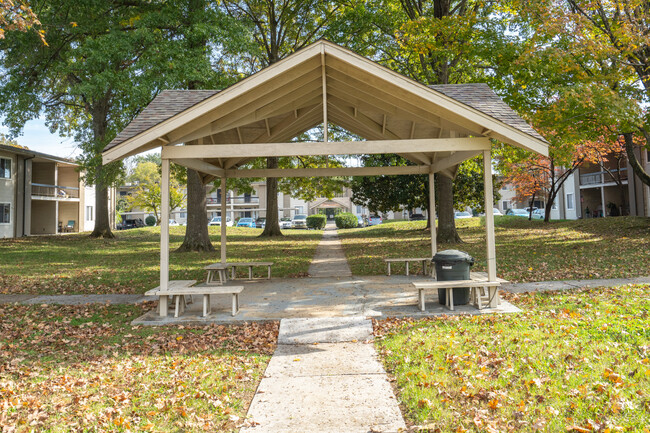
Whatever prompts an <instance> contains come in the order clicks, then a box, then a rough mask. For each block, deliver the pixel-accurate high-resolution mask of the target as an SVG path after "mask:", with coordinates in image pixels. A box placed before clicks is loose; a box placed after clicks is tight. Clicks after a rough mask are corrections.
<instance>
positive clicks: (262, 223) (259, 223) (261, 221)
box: [255, 217, 266, 229]
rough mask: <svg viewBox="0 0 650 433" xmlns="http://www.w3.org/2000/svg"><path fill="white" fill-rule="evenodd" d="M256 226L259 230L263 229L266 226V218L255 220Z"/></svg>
mask: <svg viewBox="0 0 650 433" xmlns="http://www.w3.org/2000/svg"><path fill="white" fill-rule="evenodd" d="M255 225H256V226H257V228H260V229H263V228H264V226H265V225H266V218H264V217H260V218H258V219H256V220H255Z"/></svg>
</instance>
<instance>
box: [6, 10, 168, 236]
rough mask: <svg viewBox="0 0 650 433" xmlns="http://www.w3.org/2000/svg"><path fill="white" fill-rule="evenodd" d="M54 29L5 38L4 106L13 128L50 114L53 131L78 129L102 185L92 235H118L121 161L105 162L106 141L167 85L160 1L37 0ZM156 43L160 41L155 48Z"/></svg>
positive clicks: (86, 165)
mask: <svg viewBox="0 0 650 433" xmlns="http://www.w3.org/2000/svg"><path fill="white" fill-rule="evenodd" d="M33 5H34V6H35V9H36V10H38V11H39V15H40V19H41V20H42V22H44V23H46V24H45V26H44V27H45V28H46V29H48V44H49V46H43V44H42V42H41V40H40V38H39V37H38V36H36V35H34V34H31V33H16V32H12V33H11V34H9V35H7V37H6V39H5V40H3V41H0V49H2V51H3V53H4V55H3V56H2V58H1V59H0V63H1V64H0V66H1V67H2V68H3V69H4V71H5V72H6V79H5V80H3V82H2V83H1V84H0V112H3V113H4V114H5V116H6V118H5V123H7V124H8V125H9V126H10V129H11V131H12V133H18V132H19V131H20V130H21V129H22V126H23V125H24V123H25V122H26V121H27V120H29V119H31V118H35V117H38V116H40V115H42V114H43V115H44V116H45V118H46V123H47V125H48V126H49V127H50V130H52V132H55V131H56V132H58V133H59V134H61V135H65V136H71V137H74V138H75V140H76V141H77V143H78V145H79V147H80V148H81V150H82V155H81V157H80V158H79V162H80V164H81V167H82V168H83V170H84V172H85V182H86V184H88V185H93V184H94V185H95V190H96V193H95V197H96V201H95V208H96V221H95V229H94V231H93V232H92V234H91V236H92V237H107V238H110V237H113V234H112V232H111V229H110V224H109V218H108V187H109V186H110V185H111V184H112V183H113V182H114V181H115V179H116V178H117V176H118V175H119V174H120V173H121V171H122V167H121V164H119V163H114V164H110V165H107V166H104V165H102V163H101V153H102V150H103V149H104V147H105V146H106V145H107V144H108V143H109V142H110V141H111V140H112V138H113V137H115V135H116V134H117V132H118V131H120V130H121V129H122V128H123V127H124V126H125V125H126V124H127V123H128V122H129V121H130V120H131V119H132V118H133V117H134V116H135V115H136V114H137V113H138V112H139V111H140V110H141V109H142V107H144V106H146V104H147V103H148V102H149V101H150V100H151V99H152V97H153V95H154V94H155V92H157V91H158V89H159V88H160V87H161V86H162V85H163V80H162V77H163V76H164V75H165V74H163V73H161V72H162V71H163V69H164V66H163V65H168V63H166V62H164V61H162V59H163V58H164V59H168V58H169V53H170V51H166V49H165V48H169V46H168V45H167V44H165V38H164V37H163V36H164V35H163V32H161V31H160V28H161V27H166V23H163V22H162V20H163V18H164V17H165V14H164V13H165V12H167V13H169V11H170V10H171V9H172V7H168V8H164V7H163V5H162V4H161V3H158V2H149V1H134V2H126V3H123V2H120V1H107V2H81V3H80V2H78V1H73V0H48V1H35V2H34V3H33ZM152 48H155V49H152Z"/></svg>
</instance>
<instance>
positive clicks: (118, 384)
mask: <svg viewBox="0 0 650 433" xmlns="http://www.w3.org/2000/svg"><path fill="white" fill-rule="evenodd" d="M150 308H151V306H150V305H149V306H142V307H134V306H102V305H100V306H97V305H96V306H74V307H70V306H47V307H45V306H18V305H0V431H2V432H3V433H4V432H13V431H16V432H31V431H51V432H69V431H78V432H81V431H84V432H87V431H154V432H169V431H183V432H198V431H201V432H202V431H220V432H221V431H225V432H227V431H234V430H236V427H237V426H239V425H241V423H242V421H243V419H244V416H245V414H246V411H247V409H248V405H249V403H250V401H251V399H252V396H253V394H254V393H255V389H256V388H257V385H258V383H259V381H260V380H261V376H262V374H263V372H264V369H265V368H266V364H267V363H268V360H269V358H270V355H271V354H272V352H273V350H274V348H275V344H276V338H277V329H278V325H277V322H269V323H266V324H259V323H253V324H243V325H238V326H217V325H213V326H209V327H197V328H190V327H182V326H180V327H161V328H141V327H131V326H129V325H128V323H129V322H130V321H131V320H132V319H133V318H135V317H137V316H139V315H140V314H142V312H143V311H144V310H146V309H150Z"/></svg>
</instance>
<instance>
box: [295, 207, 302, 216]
mask: <svg viewBox="0 0 650 433" xmlns="http://www.w3.org/2000/svg"><path fill="white" fill-rule="evenodd" d="M302 209H303V208H302V206H296V214H298V215H302Z"/></svg>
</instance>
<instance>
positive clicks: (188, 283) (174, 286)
mask: <svg viewBox="0 0 650 433" xmlns="http://www.w3.org/2000/svg"><path fill="white" fill-rule="evenodd" d="M194 284H196V280H170V281H168V282H167V292H169V291H174V290H181V289H185V288H188V287H192V286H193V285H194ZM170 295H171V296H172V301H174V300H175V301H176V304H177V305H178V299H175V298H174V294H173V293H167V294H166V295H162V294H160V286H158V287H156V288H155V289H151V290H149V291H147V292H146V293H145V296H158V297H159V302H158V309H159V312H160V317H167V310H168V308H169V307H168V306H167V297H168V296H170ZM183 303H185V299H184V298H183ZM177 309H178V306H177ZM177 313H178V311H177ZM177 317H178V316H177Z"/></svg>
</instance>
